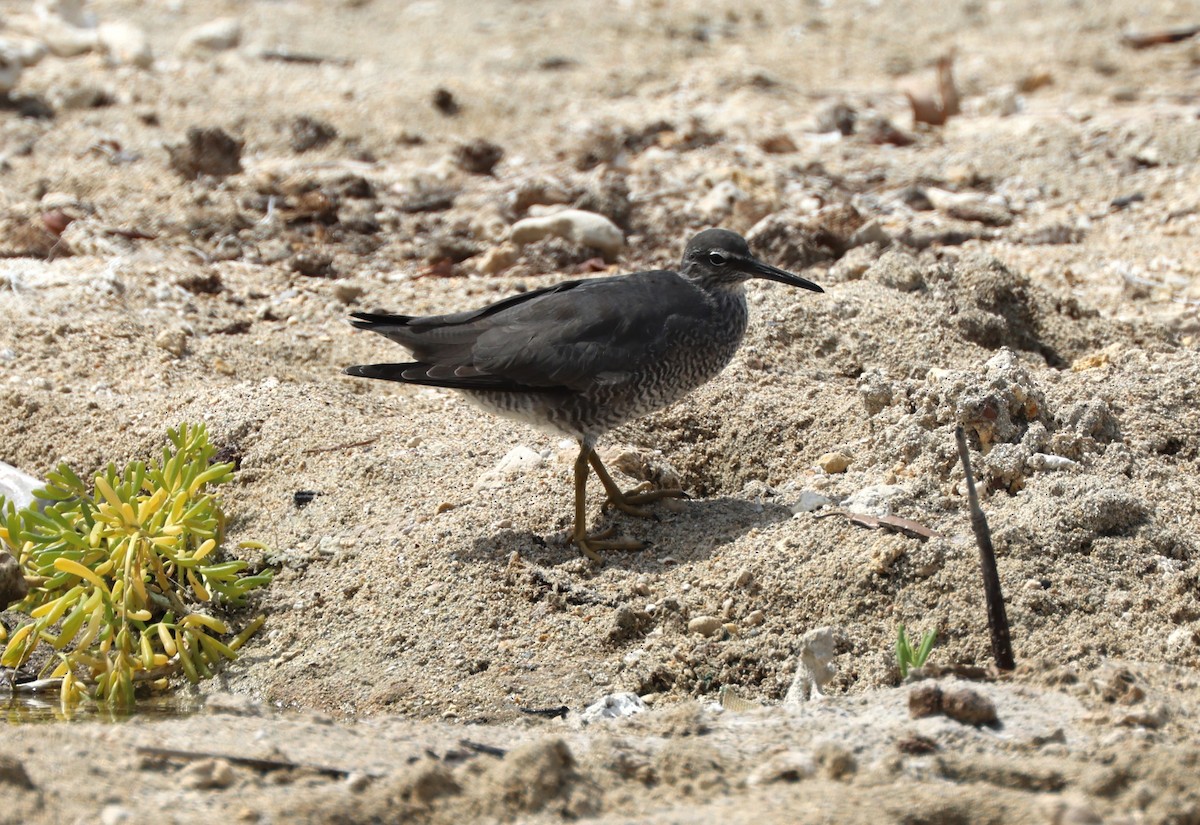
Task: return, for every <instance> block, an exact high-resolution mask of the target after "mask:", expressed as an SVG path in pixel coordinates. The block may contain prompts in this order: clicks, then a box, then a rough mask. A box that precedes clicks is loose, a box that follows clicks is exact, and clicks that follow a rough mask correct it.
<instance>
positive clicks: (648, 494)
mask: <svg viewBox="0 0 1200 825" xmlns="http://www.w3.org/2000/svg"><path fill="white" fill-rule="evenodd" d="M648 486H649V482H646V483H644V484H639V485H638V486H637V487H634V488H633V489H632V490H629V491H627V492H624V493H621V494H619V495H616V496H609V499H608V501H607V502H606V503H605V506H611V507H616V508H617V509H618V510H620V511H621V512H622V513H628V514H629V515H631V516H637V517H638V518H653V517H654V514H653V513H652V512H650V511H649V510H647V509H646V508H645V507H639V506H638V505H639V504H649V503H651V502H653V501H659V500H660V499H664V498H687V497H688V496H687V493H685V492H684V491H683V490H654V489H647V487H648Z"/></svg>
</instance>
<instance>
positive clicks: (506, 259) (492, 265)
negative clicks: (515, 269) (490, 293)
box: [476, 243, 520, 275]
mask: <svg viewBox="0 0 1200 825" xmlns="http://www.w3.org/2000/svg"><path fill="white" fill-rule="evenodd" d="M519 256H520V253H519V252H518V251H517V248H516V247H515V246H513V245H512V244H510V243H505V244H501V245H500V246H493V247H492V248H491V249H489V250H488V251H487V252H484V253H483V254H482V255H480V256H479V263H478V264H477V265H476V268H477V269H478V270H479V271H480V272H482V273H483V274H484V275H495V274H496V273H497V272H503V271H504V270H506V269H508V268H509V267H510V266H512V265H513V264H515V263H516V262H517V258H518V257H519Z"/></svg>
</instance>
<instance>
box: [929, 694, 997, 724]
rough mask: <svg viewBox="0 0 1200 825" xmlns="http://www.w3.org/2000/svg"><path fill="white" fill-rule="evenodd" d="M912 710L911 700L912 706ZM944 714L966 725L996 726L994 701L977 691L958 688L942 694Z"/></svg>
mask: <svg viewBox="0 0 1200 825" xmlns="http://www.w3.org/2000/svg"><path fill="white" fill-rule="evenodd" d="M909 707H910V709H911V707H912V706H911V698H910V705H909ZM942 713H944V714H946V715H947V716H949V717H950V718H951V719H953V720H955V721H956V722H962V723H963V724H964V725H975V726H976V727H979V726H980V725H995V724H996V723H997V722H998V721H999V720H998V719H997V717H996V706H995V704H993V703H992V700H991V699H989V698H987V697H986V696H984V695H983V694H982V693H980V692H979V691H976V690H972V689H971V688H968V687H958V688H953V689H952V690H947V691H943V692H942Z"/></svg>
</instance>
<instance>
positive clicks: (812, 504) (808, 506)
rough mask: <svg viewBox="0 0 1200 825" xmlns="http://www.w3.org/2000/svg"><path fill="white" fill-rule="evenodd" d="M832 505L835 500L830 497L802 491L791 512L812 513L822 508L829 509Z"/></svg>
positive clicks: (812, 491)
mask: <svg viewBox="0 0 1200 825" xmlns="http://www.w3.org/2000/svg"><path fill="white" fill-rule="evenodd" d="M830 504H833V499H831V498H830V497H829V496H826V495H822V494H821V493H818V492H817V491H815V490H802V491H801V492H800V498H798V499H797V500H796V503H795V504H793V505H792V506H791V510H792V513H793V514H797V513H811V512H813V511H814V510H820V509H821V508H822V507H828V506H829V505H830Z"/></svg>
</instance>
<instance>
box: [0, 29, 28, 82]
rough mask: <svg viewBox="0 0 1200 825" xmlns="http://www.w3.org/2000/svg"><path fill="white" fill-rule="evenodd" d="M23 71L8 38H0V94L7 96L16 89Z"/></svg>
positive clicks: (19, 59)
mask: <svg viewBox="0 0 1200 825" xmlns="http://www.w3.org/2000/svg"><path fill="white" fill-rule="evenodd" d="M24 69H25V66H24V65H23V64H22V62H21V58H20V55H18V54H17V49H16V46H15V44H13V43H12V42H11V41H10V40H8V38H0V94H3V95H7V94H8V93H9V92H11V91H12V90H13V89H15V88H17V81H19V80H20V79H21V72H22V71H23V70H24Z"/></svg>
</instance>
